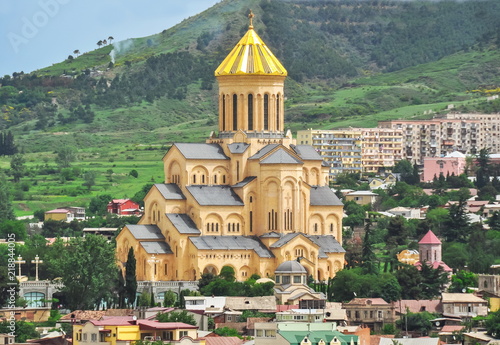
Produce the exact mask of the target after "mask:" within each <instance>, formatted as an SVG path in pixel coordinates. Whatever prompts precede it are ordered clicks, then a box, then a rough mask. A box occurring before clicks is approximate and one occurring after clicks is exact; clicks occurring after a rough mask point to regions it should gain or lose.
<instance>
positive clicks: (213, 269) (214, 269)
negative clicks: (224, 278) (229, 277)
mask: <svg viewBox="0 0 500 345" xmlns="http://www.w3.org/2000/svg"><path fill="white" fill-rule="evenodd" d="M207 273H210V274H213V275H214V276H216V275H218V274H219V272H218V270H217V267H215V266H214V265H207V266H205V268H204V269H203V274H207Z"/></svg>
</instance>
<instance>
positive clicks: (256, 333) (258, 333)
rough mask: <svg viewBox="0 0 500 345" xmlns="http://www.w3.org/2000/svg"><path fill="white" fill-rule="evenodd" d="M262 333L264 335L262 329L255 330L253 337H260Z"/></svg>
mask: <svg viewBox="0 0 500 345" xmlns="http://www.w3.org/2000/svg"><path fill="white" fill-rule="evenodd" d="M263 335H264V330H262V329H257V330H255V337H257V338H262V337H263Z"/></svg>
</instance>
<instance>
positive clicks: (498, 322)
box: [484, 310, 500, 339]
mask: <svg viewBox="0 0 500 345" xmlns="http://www.w3.org/2000/svg"><path fill="white" fill-rule="evenodd" d="M484 325H485V326H486V333H487V334H489V335H491V336H492V337H493V338H495V339H500V310H497V311H496V312H493V313H490V314H489V315H488V317H487V318H486V321H485V322H484Z"/></svg>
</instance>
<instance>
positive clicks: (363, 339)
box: [337, 326, 370, 345]
mask: <svg viewBox="0 0 500 345" xmlns="http://www.w3.org/2000/svg"><path fill="white" fill-rule="evenodd" d="M337 331H339V332H341V333H342V334H344V335H355V336H357V337H358V345H370V329H369V328H368V327H362V326H337Z"/></svg>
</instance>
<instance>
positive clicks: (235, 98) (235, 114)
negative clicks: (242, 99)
mask: <svg viewBox="0 0 500 345" xmlns="http://www.w3.org/2000/svg"><path fill="white" fill-rule="evenodd" d="M237 130H238V95H236V94H234V95H233V131H237Z"/></svg>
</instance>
